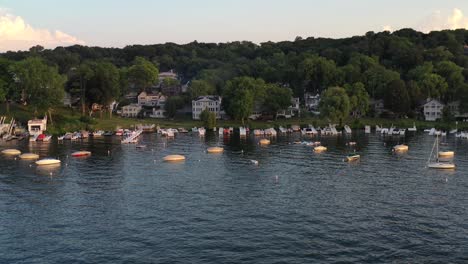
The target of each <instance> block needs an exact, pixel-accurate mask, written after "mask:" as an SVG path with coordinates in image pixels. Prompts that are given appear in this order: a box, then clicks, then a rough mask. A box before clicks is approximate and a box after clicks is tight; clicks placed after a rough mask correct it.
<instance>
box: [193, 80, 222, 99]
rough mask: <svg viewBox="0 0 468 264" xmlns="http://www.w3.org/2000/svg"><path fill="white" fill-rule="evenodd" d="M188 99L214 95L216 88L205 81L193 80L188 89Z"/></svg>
mask: <svg viewBox="0 0 468 264" xmlns="http://www.w3.org/2000/svg"><path fill="white" fill-rule="evenodd" d="M189 93H190V97H191V98H192V99H195V98H197V97H199V96H202V95H215V94H216V88H215V86H214V85H212V84H211V83H209V82H207V81H205V80H193V81H192V82H191V83H190V87H189Z"/></svg>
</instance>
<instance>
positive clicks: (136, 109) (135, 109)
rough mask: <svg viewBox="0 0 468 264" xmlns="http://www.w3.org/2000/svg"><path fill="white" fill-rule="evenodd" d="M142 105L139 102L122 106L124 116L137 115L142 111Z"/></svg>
mask: <svg viewBox="0 0 468 264" xmlns="http://www.w3.org/2000/svg"><path fill="white" fill-rule="evenodd" d="M141 110H142V107H141V105H138V104H129V105H126V106H124V107H122V112H121V115H122V117H137V116H138V114H139V113H140V112H141Z"/></svg>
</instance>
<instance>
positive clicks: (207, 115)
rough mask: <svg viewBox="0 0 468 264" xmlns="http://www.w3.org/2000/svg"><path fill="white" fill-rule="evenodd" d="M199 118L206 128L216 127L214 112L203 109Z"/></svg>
mask: <svg viewBox="0 0 468 264" xmlns="http://www.w3.org/2000/svg"><path fill="white" fill-rule="evenodd" d="M200 119H201V121H202V122H203V126H204V127H205V128H206V129H213V128H215V127H216V114H215V113H213V112H210V111H208V110H206V109H205V110H203V111H202V112H201V114H200Z"/></svg>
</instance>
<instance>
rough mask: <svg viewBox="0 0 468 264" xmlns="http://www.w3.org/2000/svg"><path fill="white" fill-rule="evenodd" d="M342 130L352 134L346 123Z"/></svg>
mask: <svg viewBox="0 0 468 264" xmlns="http://www.w3.org/2000/svg"><path fill="white" fill-rule="evenodd" d="M344 130H345V132H346V134H352V133H353V131H352V130H351V128H350V127H349V126H348V125H345V126H344Z"/></svg>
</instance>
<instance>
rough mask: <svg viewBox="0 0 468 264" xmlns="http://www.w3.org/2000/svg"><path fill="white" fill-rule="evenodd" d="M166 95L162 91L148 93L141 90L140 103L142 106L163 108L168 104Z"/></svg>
mask: <svg viewBox="0 0 468 264" xmlns="http://www.w3.org/2000/svg"><path fill="white" fill-rule="evenodd" d="M166 99H167V98H166V96H164V95H162V94H161V93H157V94H155V93H147V92H144V91H143V92H141V93H140V94H139V95H138V105H140V106H149V107H154V106H157V107H161V108H163V107H164V105H165V104H166Z"/></svg>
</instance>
